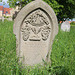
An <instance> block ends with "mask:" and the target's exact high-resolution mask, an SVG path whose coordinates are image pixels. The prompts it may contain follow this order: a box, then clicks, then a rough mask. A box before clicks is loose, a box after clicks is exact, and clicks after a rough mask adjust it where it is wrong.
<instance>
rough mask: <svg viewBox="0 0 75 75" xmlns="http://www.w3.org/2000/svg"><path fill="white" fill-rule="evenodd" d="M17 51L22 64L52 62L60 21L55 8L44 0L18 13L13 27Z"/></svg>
mask: <svg viewBox="0 0 75 75" xmlns="http://www.w3.org/2000/svg"><path fill="white" fill-rule="evenodd" d="M13 31H14V34H15V36H16V51H17V52H16V53H17V56H18V57H19V61H20V62H22V64H24V65H26V66H29V65H31V66H32V65H36V64H43V63H44V61H46V62H47V63H49V62H50V53H51V48H52V43H53V40H54V38H55V35H56V34H57V33H58V23H57V18H56V15H55V13H54V11H53V9H52V8H51V7H50V6H49V5H48V4H46V3H45V2H43V1H42V0H35V1H33V2H31V3H29V4H28V5H26V6H25V7H24V8H22V9H21V11H20V12H19V13H18V15H17V17H16V19H15V22H14V28H13Z"/></svg>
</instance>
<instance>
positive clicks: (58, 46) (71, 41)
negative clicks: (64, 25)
mask: <svg viewBox="0 0 75 75" xmlns="http://www.w3.org/2000/svg"><path fill="white" fill-rule="evenodd" d="M51 61H52V66H51V67H49V65H47V66H44V67H41V68H38V66H35V67H34V68H32V67H25V68H20V65H18V58H17V57H16V38H15V35H14V34H13V22H11V21H5V22H4V23H3V22H1V21H0V75H75V26H74V25H73V26H72V27H71V31H70V32H63V31H61V30H60V28H59V33H58V35H57V36H56V38H55V40H54V43H53V46H52V53H51Z"/></svg>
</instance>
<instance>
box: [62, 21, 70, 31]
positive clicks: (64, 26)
mask: <svg viewBox="0 0 75 75" xmlns="http://www.w3.org/2000/svg"><path fill="white" fill-rule="evenodd" d="M61 30H62V31H67V32H69V31H70V23H69V21H65V22H63V23H62V24H61Z"/></svg>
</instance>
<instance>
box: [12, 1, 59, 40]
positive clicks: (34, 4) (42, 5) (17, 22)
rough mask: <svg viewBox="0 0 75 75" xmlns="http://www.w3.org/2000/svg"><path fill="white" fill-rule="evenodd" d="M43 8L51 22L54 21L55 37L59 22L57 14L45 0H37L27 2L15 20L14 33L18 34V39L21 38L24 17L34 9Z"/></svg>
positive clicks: (53, 35) (53, 33)
mask: <svg viewBox="0 0 75 75" xmlns="http://www.w3.org/2000/svg"><path fill="white" fill-rule="evenodd" d="M37 9H41V10H42V11H44V12H45V13H46V14H47V15H48V16H49V18H50V20H51V23H52V30H53V32H52V39H54V37H55V35H56V34H57V33H58V23H57V18H56V15H55V13H54V11H53V9H52V8H51V7H50V6H49V5H48V4H47V3H45V2H43V1H42V0H35V1H32V2H31V3H29V4H27V5H26V6H25V7H23V8H22V9H21V11H20V12H19V14H18V15H17V17H16V19H15V21H14V28H13V31H14V34H15V35H16V38H17V40H19V36H20V34H19V32H20V27H21V25H22V23H23V21H24V19H25V18H26V17H27V16H28V14H30V13H31V12H33V11H34V10H37Z"/></svg>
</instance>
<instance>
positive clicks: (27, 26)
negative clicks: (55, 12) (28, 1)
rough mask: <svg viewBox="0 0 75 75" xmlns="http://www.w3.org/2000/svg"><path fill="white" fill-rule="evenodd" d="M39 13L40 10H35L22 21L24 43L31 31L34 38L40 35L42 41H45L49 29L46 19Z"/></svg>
mask: <svg viewBox="0 0 75 75" xmlns="http://www.w3.org/2000/svg"><path fill="white" fill-rule="evenodd" d="M40 11H41V10H36V11H35V12H33V13H31V14H30V15H29V16H28V17H27V18H26V19H25V20H24V24H23V25H24V27H22V32H23V40H24V41H27V39H28V38H29V36H30V32H31V31H32V32H33V33H34V34H35V36H36V35H39V33H41V36H42V40H44V41H46V40H47V38H48V36H49V33H50V29H51V28H50V24H49V22H48V20H47V18H48V17H45V16H44V15H43V14H42V13H43V12H42V13H41V12H40Z"/></svg>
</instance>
